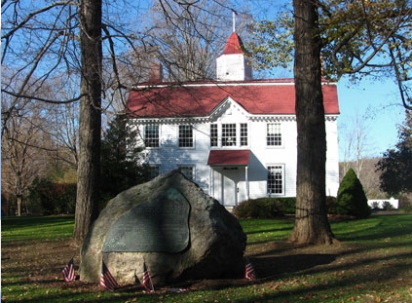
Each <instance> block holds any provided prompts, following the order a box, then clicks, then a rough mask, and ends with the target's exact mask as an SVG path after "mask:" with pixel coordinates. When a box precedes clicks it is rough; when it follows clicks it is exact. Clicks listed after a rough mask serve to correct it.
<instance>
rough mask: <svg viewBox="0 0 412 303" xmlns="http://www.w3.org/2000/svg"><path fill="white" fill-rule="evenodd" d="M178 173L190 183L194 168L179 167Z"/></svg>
mask: <svg viewBox="0 0 412 303" xmlns="http://www.w3.org/2000/svg"><path fill="white" fill-rule="evenodd" d="M179 171H180V172H181V173H182V174H183V175H184V176H185V177H186V178H188V179H189V180H191V181H193V180H194V179H193V175H194V173H193V171H194V168H193V166H183V165H182V166H179Z"/></svg>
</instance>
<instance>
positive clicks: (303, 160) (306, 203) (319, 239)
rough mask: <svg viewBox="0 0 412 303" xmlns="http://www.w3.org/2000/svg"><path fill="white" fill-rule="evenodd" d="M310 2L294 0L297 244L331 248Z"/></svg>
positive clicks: (313, 11) (314, 16)
mask: <svg viewBox="0 0 412 303" xmlns="http://www.w3.org/2000/svg"><path fill="white" fill-rule="evenodd" d="M313 3H314V2H313V1H311V0H294V3H293V5H294V10H295V15H294V18H295V32H294V40H295V66H294V72H295V91H296V92H295V97H296V105H295V106H296V120H297V132H298V138H297V146H298V160H297V181H296V187H297V193H296V214H295V226H294V229H293V232H292V234H291V236H290V239H289V240H291V241H292V242H294V243H297V244H332V243H333V242H334V236H333V233H332V231H331V229H330V225H329V222H328V219H327V211H326V194H325V173H326V169H325V164H326V130H325V113H324V108H323V95H322V86H321V63H320V48H321V41H320V39H319V36H318V32H317V29H318V14H317V8H316V6H315V5H314V4H313Z"/></svg>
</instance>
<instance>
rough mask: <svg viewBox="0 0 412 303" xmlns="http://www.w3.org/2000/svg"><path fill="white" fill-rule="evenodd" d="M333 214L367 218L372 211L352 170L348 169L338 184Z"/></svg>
mask: <svg viewBox="0 0 412 303" xmlns="http://www.w3.org/2000/svg"><path fill="white" fill-rule="evenodd" d="M334 212H335V213H336V214H338V215H346V216H353V217H356V218H359V219H361V218H367V217H368V216H369V215H370V214H371V213H372V209H371V207H370V206H369V205H368V199H367V198H366V195H365V192H364V190H363V186H362V184H361V182H360V181H359V179H358V177H357V176H356V173H355V171H354V170H353V169H349V170H348V172H347V173H346V175H345V176H344V177H343V180H342V182H341V184H340V187H339V190H338V196H337V201H336V208H335V209H334Z"/></svg>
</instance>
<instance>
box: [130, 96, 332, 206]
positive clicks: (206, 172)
mask: <svg viewBox="0 0 412 303" xmlns="http://www.w3.org/2000/svg"><path fill="white" fill-rule="evenodd" d="M228 102H232V101H230V100H229V101H228ZM255 120H257V121H255ZM193 121H194V120H193ZM193 121H192V122H193ZM275 121H276V122H279V123H281V126H282V143H283V144H282V146H279V147H273V146H270V147H268V146H266V129H267V123H268V122H270V123H273V122H275ZM134 122H137V121H136V120H135V121H134ZM157 122H158V123H160V124H159V125H160V127H159V132H160V147H159V148H149V149H146V150H145V151H144V153H146V154H147V161H148V162H149V164H156V165H159V167H160V170H159V172H160V173H161V174H162V173H166V172H168V171H170V170H173V169H176V168H177V167H178V166H179V165H193V166H195V171H194V181H195V182H196V183H197V184H198V185H199V186H200V187H201V188H202V189H203V190H204V191H205V192H206V193H208V194H209V195H211V196H213V197H215V198H216V199H217V200H219V201H220V202H221V203H223V204H224V205H228V206H230V205H236V204H238V203H240V202H241V201H243V200H245V199H247V193H248V190H247V189H248V188H249V197H250V198H252V199H255V198H259V197H265V196H266V195H267V166H268V165H281V166H283V167H284V176H283V178H284V194H283V195H279V196H280V197H294V196H296V160H297V148H296V147H297V146H296V144H297V142H296V138H297V133H296V122H295V121H294V118H293V117H283V118H281V117H278V118H277V119H276V120H275V118H274V117H269V118H268V117H265V119H263V118H262V119H260V120H258V119H254V118H253V119H252V116H251V115H249V114H248V113H245V112H244V111H243V109H242V108H240V107H239V106H237V105H236V104H235V103H232V104H231V106H228V108H227V110H226V112H225V113H223V114H222V115H221V116H220V117H219V118H218V119H217V120H215V121H213V123H217V124H219V125H220V126H219V127H221V124H223V123H236V124H237V132H238V133H239V130H240V128H239V126H240V123H247V124H248V146H246V147H240V146H236V147H233V148H235V149H241V148H247V149H250V151H251V158H250V163H249V166H248V169H247V170H248V176H247V178H248V187H247V183H246V181H245V179H246V178H245V168H244V167H238V168H237V169H234V168H232V169H224V168H223V167H213V168H211V167H209V166H208V165H207V160H208V156H209V151H210V134H209V132H210V123H208V122H201V123H200V122H197V123H193V124H192V123H191V125H193V137H194V146H193V148H179V147H178V125H179V123H181V124H188V122H179V123H170V121H169V122H168V123H164V122H163V123H162V120H159V121H157ZM132 123H133V122H132ZM143 128H144V125H140V126H139V130H140V133H143ZM326 130H327V144H328V147H327V165H326V168H327V175H326V194H327V195H332V196H336V194H337V189H338V186H339V172H338V167H339V166H338V142H337V123H336V119H330V121H327V122H326ZM238 138H239V137H238ZM219 139H220V137H219ZM237 143H238V144H239V140H237ZM225 148H230V147H225ZM222 184H224V185H225V188H223V189H222Z"/></svg>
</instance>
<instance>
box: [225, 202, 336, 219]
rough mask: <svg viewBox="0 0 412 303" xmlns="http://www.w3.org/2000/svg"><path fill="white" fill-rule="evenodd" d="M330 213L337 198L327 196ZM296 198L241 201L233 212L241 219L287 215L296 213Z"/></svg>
mask: <svg viewBox="0 0 412 303" xmlns="http://www.w3.org/2000/svg"><path fill="white" fill-rule="evenodd" d="M326 206H327V209H328V213H333V210H334V209H335V208H336V198H335V197H326ZM295 211H296V198H295V197H291V198H268V197H265V198H259V199H251V200H247V201H243V202H241V203H240V204H239V205H238V206H236V207H235V208H234V209H233V214H234V215H235V216H236V217H237V218H239V219H245V218H254V219H274V218H279V217H283V216H285V215H294V214H295Z"/></svg>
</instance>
